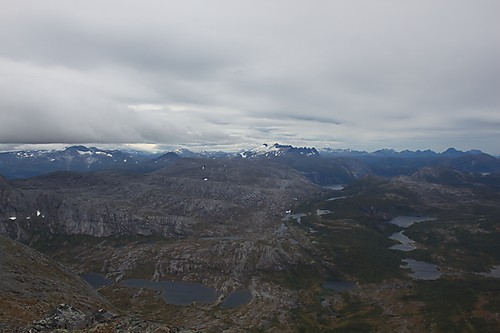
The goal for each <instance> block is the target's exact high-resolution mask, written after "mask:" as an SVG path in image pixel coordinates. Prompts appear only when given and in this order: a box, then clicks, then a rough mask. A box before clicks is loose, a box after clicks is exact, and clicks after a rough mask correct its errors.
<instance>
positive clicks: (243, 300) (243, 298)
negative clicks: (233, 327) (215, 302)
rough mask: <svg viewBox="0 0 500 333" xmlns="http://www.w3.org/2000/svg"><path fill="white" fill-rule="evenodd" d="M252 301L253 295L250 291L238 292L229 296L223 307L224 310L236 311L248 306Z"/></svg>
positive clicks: (242, 290)
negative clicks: (245, 305) (240, 307)
mask: <svg viewBox="0 0 500 333" xmlns="http://www.w3.org/2000/svg"><path fill="white" fill-rule="evenodd" d="M251 299H252V293H251V292H249V291H248V290H244V289H241V290H236V291H235V292H233V293H231V294H229V295H228V296H227V297H226V299H225V300H224V302H223V303H222V305H221V308H223V309H234V308H237V307H239V306H241V305H244V304H247V303H248V302H250V300H251Z"/></svg>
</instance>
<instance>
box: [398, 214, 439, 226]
mask: <svg viewBox="0 0 500 333" xmlns="http://www.w3.org/2000/svg"><path fill="white" fill-rule="evenodd" d="M432 220H435V218H433V217H426V216H406V215H401V216H397V217H395V218H393V219H392V220H390V221H389V223H392V224H395V225H397V226H398V227H401V228H408V227H409V226H410V225H412V224H413V223H417V222H424V221H432Z"/></svg>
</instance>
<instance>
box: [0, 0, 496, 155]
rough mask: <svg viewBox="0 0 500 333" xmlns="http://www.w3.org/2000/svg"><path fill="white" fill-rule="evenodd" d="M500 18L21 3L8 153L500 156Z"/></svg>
mask: <svg viewBox="0 0 500 333" xmlns="http://www.w3.org/2000/svg"><path fill="white" fill-rule="evenodd" d="M499 10H500V4H499V3H498V2H495V1H488V0H480V1H475V2H470V1H465V0H463V1H462V0H459V1H451V0H449V1H439V2H435V1H430V0H428V1H427V0H424V1H409V2H408V1H405V2H400V1H392V0H382V1H377V2H373V1H361V2H359V1H357V2H337V1H314V2H310V1H299V0H297V1H272V2H269V1H266V2H265V1H262V2H260V1H259V2H255V1H238V2H237V3H236V2H234V1H223V0H217V1H211V2H210V3H204V2H197V1H192V0H187V1H182V2H179V1H153V0H150V1H141V2H140V3H139V2H132V1H85V2H83V3H78V4H75V3H74V2H71V3H69V2H66V1H51V2H49V3H40V2H38V1H25V2H22V3H14V2H13V3H9V4H8V5H5V6H4V9H3V10H2V12H1V13H0V142H1V143H3V144H23V143H68V144H71V143H88V142H91V143H96V144H99V143H101V144H113V143H117V144H118V143H121V144H123V143H158V144H161V145H187V146H192V147H196V146H200V147H201V146H203V147H206V146H210V145H215V146H220V147H229V146H231V145H232V146H242V145H248V146H251V145H254V144H261V143H262V142H264V141H265V142H275V141H286V142H283V143H291V144H298V145H302V146H303V145H309V146H310V145H312V144H313V143H314V145H316V146H335V147H339V146H340V147H351V148H357V149H378V148H381V147H393V148H396V149H405V148H410V149H425V148H433V149H441V148H446V147H448V146H456V147H458V148H462V149H470V148H479V149H483V150H485V151H489V152H493V153H500V151H499V150H498V149H499V148H498V147H497V145H496V144H495V142H498V141H499V140H500V133H499V132H498V130H497V129H498V123H499V122H500V112H499V106H500V95H499V94H498V91H500V64H499V63H498V61H497V59H499V58H500V33H499V31H500V21H499V20H498V19H497V13H498V12H499ZM471 145H474V146H471Z"/></svg>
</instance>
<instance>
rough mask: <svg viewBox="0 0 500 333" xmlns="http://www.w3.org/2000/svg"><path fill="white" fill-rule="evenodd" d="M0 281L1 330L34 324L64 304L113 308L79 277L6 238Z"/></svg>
mask: <svg viewBox="0 0 500 333" xmlns="http://www.w3.org/2000/svg"><path fill="white" fill-rule="evenodd" d="M0 281H1V282H0V309H1V310H2V311H0V330H1V329H8V328H9V327H13V326H24V325H27V324H30V323H31V322H32V321H33V320H35V319H40V318H42V317H43V315H44V314H45V313H46V312H47V311H49V310H50V309H51V308H53V307H55V306H57V305H58V304H60V303H68V304H72V305H73V306H76V307H78V308H79V309H81V310H82V311H90V310H97V309H100V308H108V309H109V308H112V306H111V305H110V304H109V303H108V302H107V301H105V300H104V299H103V298H102V297H100V296H99V295H98V294H97V293H96V292H95V291H94V290H93V289H92V288H90V286H89V285H88V284H86V283H85V282H83V281H82V280H81V279H80V278H79V277H78V276H77V275H75V274H73V273H71V272H70V271H68V270H67V269H66V268H64V267H63V266H61V265H60V264H58V263H56V262H55V261H53V260H52V259H50V258H48V257H47V256H45V255H42V254H41V253H39V252H37V251H35V250H33V249H31V248H28V247H26V246H25V245H22V244H20V243H18V242H15V241H12V240H10V239H7V238H5V237H3V236H0ZM2 325H3V327H2Z"/></svg>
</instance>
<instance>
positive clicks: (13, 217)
mask: <svg viewBox="0 0 500 333" xmlns="http://www.w3.org/2000/svg"><path fill="white" fill-rule="evenodd" d="M16 219H17V217H15V216H11V217H9V220H11V221H15V220H16Z"/></svg>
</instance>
